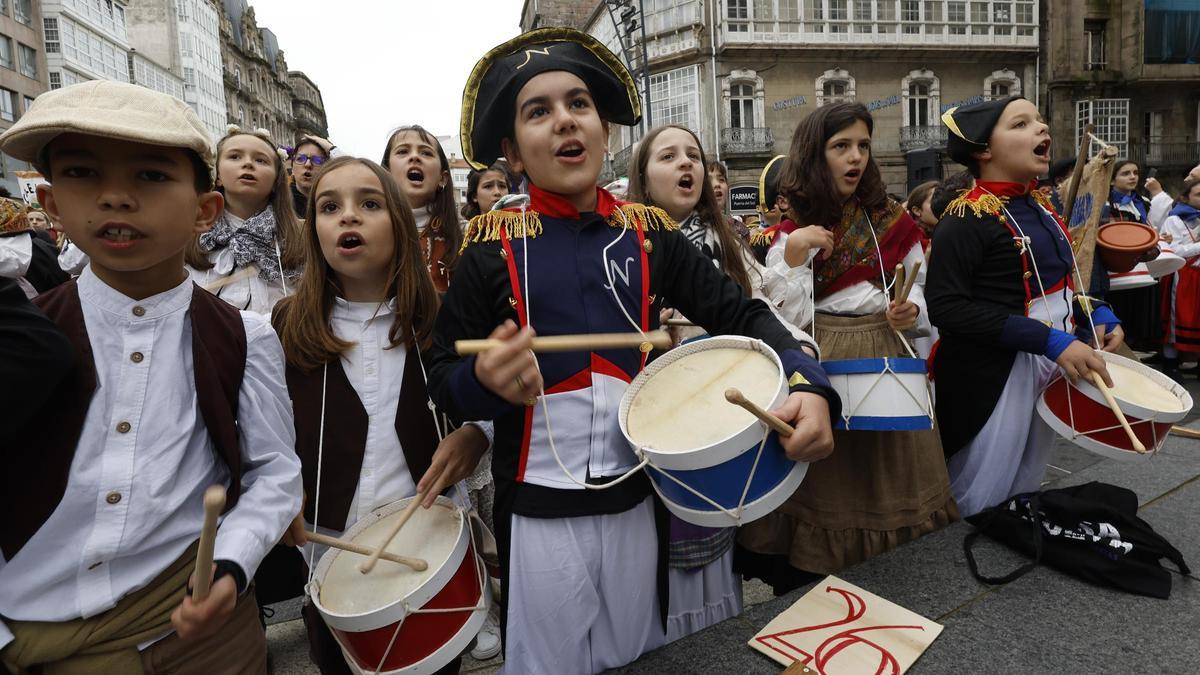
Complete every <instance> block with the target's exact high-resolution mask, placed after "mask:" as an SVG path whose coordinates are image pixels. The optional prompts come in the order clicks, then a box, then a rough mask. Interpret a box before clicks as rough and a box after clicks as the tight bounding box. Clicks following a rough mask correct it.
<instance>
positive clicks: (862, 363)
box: [821, 356, 929, 375]
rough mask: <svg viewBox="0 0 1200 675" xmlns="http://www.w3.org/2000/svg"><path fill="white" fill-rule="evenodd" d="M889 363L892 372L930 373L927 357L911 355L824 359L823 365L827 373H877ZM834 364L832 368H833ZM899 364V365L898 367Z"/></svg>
mask: <svg viewBox="0 0 1200 675" xmlns="http://www.w3.org/2000/svg"><path fill="white" fill-rule="evenodd" d="M888 363H891V364H892V372H894V373H896V374H897V375H916V374H918V373H919V374H921V375H928V374H929V364H928V363H927V362H926V361H925V359H918V358H912V357H910V356H880V357H867V358H861V359H833V360H830V361H822V362H821V367H822V368H824V369H825V374H826V375H877V374H879V373H881V372H883V368H884V367H886V366H887V364H888ZM831 366H832V369H831ZM897 366H899V367H897ZM858 368H863V369H866V368H879V370H858Z"/></svg>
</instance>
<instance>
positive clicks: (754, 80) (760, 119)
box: [721, 69, 767, 129]
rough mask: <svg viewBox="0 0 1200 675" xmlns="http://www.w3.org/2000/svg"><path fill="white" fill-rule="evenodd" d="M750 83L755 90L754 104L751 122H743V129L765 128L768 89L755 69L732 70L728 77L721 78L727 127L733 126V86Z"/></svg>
mask: <svg viewBox="0 0 1200 675" xmlns="http://www.w3.org/2000/svg"><path fill="white" fill-rule="evenodd" d="M739 85H742V86H745V85H749V86H750V87H751V88H752V91H753V105H752V110H751V117H750V123H749V124H745V123H743V125H742V127H741V128H743V129H750V128H763V127H765V126H767V124H766V89H765V88H764V85H763V79H762V78H761V77H759V75H758V73H757V72H755V71H753V70H746V69H735V70H732V71H730V73H729V76H728V77H724V78H722V79H721V90H722V91H721V93H722V100H723V101H724V106H723V108H724V110H725V127H726V128H732V127H733V110H732V103H733V88H734V87H735V86H739Z"/></svg>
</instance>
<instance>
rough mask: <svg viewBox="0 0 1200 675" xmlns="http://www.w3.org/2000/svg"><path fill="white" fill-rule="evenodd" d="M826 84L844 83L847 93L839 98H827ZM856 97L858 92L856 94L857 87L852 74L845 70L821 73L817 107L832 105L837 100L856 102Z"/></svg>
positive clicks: (817, 91)
mask: <svg viewBox="0 0 1200 675" xmlns="http://www.w3.org/2000/svg"><path fill="white" fill-rule="evenodd" d="M826 82H842V83H844V84H845V85H846V93H845V94H844V95H842V96H838V97H833V96H826V95H825V83H826ZM856 96H857V92H856V87H855V81H854V76H853V75H851V74H850V72H849V71H847V70H846V69H844V68H832V69H830V70H827V71H825V72H824V73H821V76H820V77H818V78H817V89H816V99H817V107H820V106H823V105H825V104H826V103H831V102H833V101H835V100H840V101H854V100H857V98H856Z"/></svg>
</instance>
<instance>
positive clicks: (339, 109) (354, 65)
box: [250, 0, 522, 161]
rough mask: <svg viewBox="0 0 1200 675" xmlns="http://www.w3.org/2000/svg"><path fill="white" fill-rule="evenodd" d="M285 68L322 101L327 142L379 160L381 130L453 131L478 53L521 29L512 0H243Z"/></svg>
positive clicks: (383, 134) (516, 2)
mask: <svg viewBox="0 0 1200 675" xmlns="http://www.w3.org/2000/svg"><path fill="white" fill-rule="evenodd" d="M250 4H251V6H253V7H254V12H255V15H256V17H257V19H258V25H259V26H263V27H266V28H270V29H271V31H273V32H274V33H275V35H276V36H278V38H279V46H280V47H281V48H282V49H283V51H284V55H285V57H286V58H287V62H288V68H290V69H292V70H302V71H304V72H305V73H306V74H307V75H308V76H309V77H310V78H312V80H313V82H316V84H317V86H318V87H320V88H321V96H322V98H324V100H325V114H326V115H327V116H328V117H329V135H330V138H331V140H332V141H333V142H334V143H335V144H336V145H338V146H339V147H341V148H342V149H344V150H346V151H347V152H349V153H351V154H354V155H362V156H366V157H369V158H371V159H374V160H376V161H378V160H379V158H380V156H381V155H382V154H383V146H384V144H385V143H386V142H387V134H388V132H389V131H391V130H392V129H393V128H395V127H397V126H401V125H405V124H420V125H421V126H424V127H425V128H427V129H429V130H430V131H432V132H434V133H435V134H438V135H442V134H456V133H458V118H459V110H460V109H461V106H462V89H463V85H464V84H466V81H467V76H468V75H470V74H471V68H472V67H473V66H474V65H475V62H476V61H478V60H479V57H481V56H483V54H484V53H485V52H486V51H487V50H489V49H491V48H492V47H494V46H496V45H498V44H500V43H501V42H503V41H505V40H507V39H508V38H511V37H513V36H515V35H516V34H517V33H518V32H520V27H519V23H520V13H521V5H522V1H521V0H388V1H386V2H383V1H380V0H336V1H331V0H250Z"/></svg>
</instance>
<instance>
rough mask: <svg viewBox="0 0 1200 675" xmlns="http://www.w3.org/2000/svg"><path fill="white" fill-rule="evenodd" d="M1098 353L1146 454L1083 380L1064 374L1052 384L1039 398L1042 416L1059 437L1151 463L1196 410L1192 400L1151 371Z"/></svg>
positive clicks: (1175, 384) (1105, 453) (1100, 452)
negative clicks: (1177, 426)
mask: <svg viewBox="0 0 1200 675" xmlns="http://www.w3.org/2000/svg"><path fill="white" fill-rule="evenodd" d="M1097 353H1098V354H1100V356H1101V357H1102V358H1103V359H1104V360H1105V361H1106V362H1107V364H1108V374H1109V375H1110V376H1111V377H1112V379H1113V385H1114V386H1113V388H1112V394H1113V397H1114V398H1115V399H1116V400H1117V404H1118V405H1119V406H1120V408H1121V412H1123V413H1125V419H1126V420H1127V421H1128V422H1129V426H1130V427H1131V428H1132V429H1133V432H1134V434H1135V435H1136V436H1137V437H1138V440H1140V441H1141V442H1142V445H1144V446H1146V449H1147V451H1148V452H1146V453H1145V454H1142V453H1139V452H1137V451H1135V450H1134V449H1133V444H1132V443H1130V441H1129V436H1128V435H1126V433H1125V431H1124V429H1122V428H1121V423H1120V422H1119V421H1117V416H1116V415H1115V414H1113V411H1112V409H1111V408H1109V407H1108V404H1107V403H1106V402H1105V400H1104V395H1103V394H1101V393H1100V391H1099V390H1098V389H1096V387H1095V386H1093V385H1092V383H1091V382H1088V381H1086V380H1084V379H1082V378H1081V379H1080V380H1079V382H1078V383H1077V384H1071V382H1070V380H1068V379H1067V378H1066V377H1064V376H1062V375H1059V376H1058V377H1056V378H1055V379H1054V380H1053V381H1051V382H1050V385H1049V386H1047V387H1046V390H1045V391H1044V392H1042V395H1041V397H1040V398H1039V399H1038V403H1037V411H1038V414H1039V415H1041V417H1042V419H1043V420H1045V421H1046V424H1049V425H1050V427H1051V428H1052V429H1054V431H1056V432H1057V433H1058V434H1059V435H1060V436H1062V437H1063V438H1066V439H1067V440H1069V441H1071V442H1072V443H1074V444H1076V445H1078V446H1080V447H1081V448H1084V449H1085V450H1090V451H1092V452H1094V453H1096V454H1098V455H1101V456H1103V457H1108V458H1110V459H1117V460H1121V461H1127V462H1137V461H1144V460H1146V459H1149V458H1150V456H1151V455H1153V454H1154V452H1155V451H1157V450H1158V449H1159V448H1161V447H1162V444H1163V442H1165V441H1166V439H1167V433H1168V432H1169V431H1170V430H1171V426H1172V425H1173V424H1175V423H1176V422H1178V421H1179V420H1182V419H1183V418H1184V417H1185V416H1186V415H1187V414H1188V412H1189V411H1190V410H1191V409H1192V396H1191V394H1189V393H1188V392H1187V390H1186V389H1184V388H1183V385H1181V384H1179V383H1178V382H1175V381H1174V380H1172V379H1171V378H1169V377H1167V376H1166V375H1163V374H1162V373H1160V372H1158V371H1157V370H1154V369H1153V368H1150V367H1148V366H1144V365H1142V364H1141V363H1139V362H1137V361H1134V360H1133V359H1127V358H1125V357H1123V356H1117V355H1116V354H1109V353H1108V352H1097Z"/></svg>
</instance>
